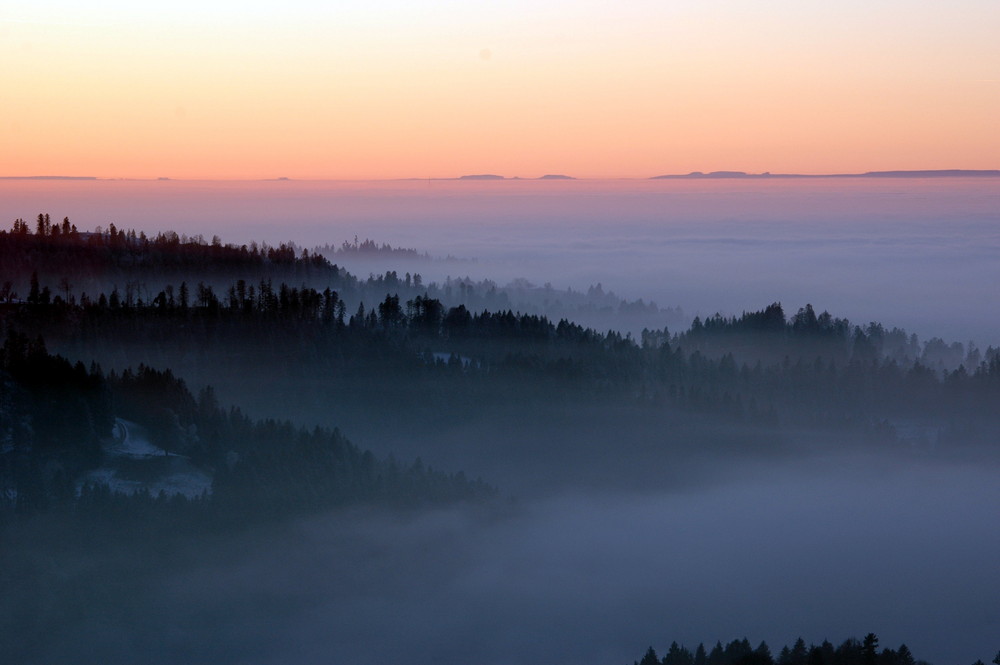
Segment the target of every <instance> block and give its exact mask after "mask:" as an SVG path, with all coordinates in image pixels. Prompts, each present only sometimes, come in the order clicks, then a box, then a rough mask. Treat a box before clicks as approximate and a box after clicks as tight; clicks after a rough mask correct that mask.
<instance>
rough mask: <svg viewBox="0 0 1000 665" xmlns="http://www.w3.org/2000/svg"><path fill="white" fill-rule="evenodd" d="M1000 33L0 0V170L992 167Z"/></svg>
mask: <svg viewBox="0 0 1000 665" xmlns="http://www.w3.org/2000/svg"><path fill="white" fill-rule="evenodd" d="M237 7H238V10H237V9H236V8H237ZM998 29H1000V3H997V2H996V1H995V0H956V1H955V2H950V3H936V2H929V1H923V0H884V1H880V2H876V3H871V2H860V1H858V0H845V1H843V2H837V3H829V2H818V1H795V0H762V1H757V2H750V1H747V2H743V1H740V0H730V1H727V2H724V1H722V0H697V1H695V0H673V1H670V2H663V1H660V2H645V1H642V0H636V1H633V2H628V3H614V2H599V1H596V0H574V1H572V2H568V1H567V2H564V1H551V2H542V1H539V0H534V1H527V0H511V1H509V2H503V3H479V2H467V1H466V2H457V1H450V0H443V1H440V2H426V1H424V2H416V1H411V2H402V1H393V0H369V1H367V2H364V3H361V2H334V3H322V4H321V3H311V2H303V1H299V0H289V1H285V2H281V3H274V2H255V1H252V0H251V1H248V2H242V3H238V4H237V3H230V2H225V3H222V2H212V1H210V0H201V1H197V2H196V1H194V0H176V1H174V2H170V3H156V4H154V3H137V2H134V1H131V0H103V1H102V0H98V1H95V2H88V3H76V2H39V1H37V0H32V1H30V2H27V1H22V0H3V2H0V155H2V158H0V176H23V175H86V176H96V177H104V178H156V177H172V178H205V179H213V178H219V179H241V178H248V179H254V178H273V177H290V178H318V179H322V178H330V179H380V178H406V177H416V178H429V177H454V176H458V175H462V174H470V173H499V174H502V175H506V176H522V177H537V176H541V175H544V174H547V173H567V174H570V175H574V176H577V177H588V178H618V177H622V178H628V177H648V176H653V175H659V174H663V173H686V172H689V171H694V170H701V171H711V170H723V169H726V170H730V169H731V170H743V171H748V172H762V171H771V172H799V173H830V172H859V171H866V170H886V169H934V168H967V169H987V168H997V167H998V166H1000V162H998V159H997V157H996V156H997V155H1000V128H998V125H997V123H996V118H997V117H1000V40H998V39H996V34H997V30H998Z"/></svg>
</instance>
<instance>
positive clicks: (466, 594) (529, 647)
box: [41, 455, 1000, 665]
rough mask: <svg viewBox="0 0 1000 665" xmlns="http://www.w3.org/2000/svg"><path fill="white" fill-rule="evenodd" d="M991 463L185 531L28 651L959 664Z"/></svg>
mask: <svg viewBox="0 0 1000 665" xmlns="http://www.w3.org/2000/svg"><path fill="white" fill-rule="evenodd" d="M995 479H996V468H995V467H994V468H983V467H982V466H973V465H960V464H953V465H946V466H941V467H938V468H935V467H934V466H932V465H930V464H925V463H924V462H921V461H919V460H910V461H908V462H899V461H896V462H892V461H890V459H889V458H887V457H886V458H880V457H877V456H874V455H856V456H827V457H822V458H812V459H809V460H806V461H800V462H799V463H796V464H791V463H782V464H769V465H766V466H765V465H744V466H743V468H742V470H741V471H740V472H739V473H738V474H736V473H732V472H730V473H726V474H720V476H719V478H718V479H717V481H716V482H709V483H706V484H703V485H701V486H698V487H692V486H687V487H681V488H678V489H674V488H671V487H664V488H663V489H662V491H653V492H650V491H646V492H637V493H629V492H609V493H600V492H589V493H587V494H586V495H582V494H578V493H575V492H567V493H564V494H560V495H557V496H553V497H551V498H549V499H545V500H539V501H536V502H531V503H530V504H522V505H519V506H515V507H514V508H513V512H512V514H510V515H506V516H503V515H501V516H497V515H494V516H493V517H490V516H489V515H484V514H483V513H482V512H481V511H472V510H467V509H452V510H442V511H436V512H432V513H415V514H413V515H411V516H409V517H400V516H395V517H392V516H387V515H385V514H383V513H371V512H353V513H352V512H346V513H345V512H338V513H333V514H329V515H326V516H316V517H313V518H311V519H306V520H301V521H299V522H297V523H296V524H294V525H292V526H288V527H281V528H275V529H274V530H267V531H260V532H255V533H252V534H249V535H247V536H246V537H243V538H240V539H238V540H236V541H235V542H232V541H223V542H221V543H215V544H211V543H199V544H198V546H197V551H193V552H190V553H188V554H187V555H186V556H188V557H190V558H191V562H190V563H189V564H188V565H184V566H181V567H179V568H172V569H167V570H146V571H143V572H142V573H141V574H138V575H137V576H136V577H135V578H134V579H129V578H127V576H126V579H125V580H124V581H123V580H122V579H121V578H122V574H115V573H114V572H113V571H105V573H104V574H106V575H107V578H101V579H103V580H104V582H105V588H104V589H103V590H101V589H99V590H98V592H90V593H92V595H94V600H93V601H92V602H93V606H92V607H90V610H89V611H88V613H87V614H86V615H82V616H80V617H78V620H76V621H74V622H66V623H63V624H60V625H54V626H52V628H51V631H50V634H49V640H48V641H47V643H46V644H45V646H44V649H43V653H42V654H41V657H42V658H43V659H48V661H49V662H57V661H60V660H66V659H69V658H72V660H74V661H75V662H93V663H97V662H101V663H109V662H128V661H132V660H134V658H135V654H137V653H142V654H143V660H144V661H145V662H150V663H157V662H159V663H167V662H181V661H183V662H188V663H208V662H213V663H236V662H240V663H274V662H282V663H330V662H336V663H340V664H351V663H359V664H361V663H399V664H407V663H413V664H418V663H429V662H435V663H444V664H447V663H482V664H497V665H499V664H501V663H513V662H516V663H525V664H534V663H539V664H541V663H552V662H575V663H581V664H588V665H589V664H594V665H598V664H601V665H606V664H609V663H610V664H618V665H620V664H621V663H624V662H631V660H632V659H633V658H638V657H639V656H641V652H642V651H643V650H644V649H645V647H646V646H648V645H649V644H653V645H655V646H657V647H658V648H659V649H661V650H663V649H665V647H666V646H667V645H668V644H669V642H670V641H671V640H678V641H680V642H683V643H685V644H687V645H688V646H690V647H692V648H693V647H694V646H696V645H697V643H698V642H700V641H704V642H706V644H708V643H714V641H715V640H717V639H721V640H724V641H725V640H729V639H733V638H739V637H743V636H747V637H748V638H749V639H750V640H751V641H753V642H754V643H755V644H756V643H757V642H759V641H760V640H762V639H764V640H767V642H768V644H770V645H771V646H772V648H773V649H775V650H777V649H778V648H780V646H781V645H782V644H786V643H788V644H790V643H791V642H792V641H794V640H795V639H796V638H797V637H799V636H802V637H803V638H805V639H806V641H807V642H809V641H815V642H819V641H821V640H823V639H824V638H828V639H830V640H831V641H834V642H835V643H839V641H841V640H843V639H845V638H847V637H850V636H857V637H861V636H863V635H864V634H865V633H867V632H869V631H873V632H876V633H877V634H878V635H879V637H880V638H881V641H882V644H883V645H884V646H892V647H896V646H898V645H899V643H900V642H904V641H905V642H906V644H907V645H908V646H909V647H910V648H911V649H912V651H913V652H914V653H915V654H917V655H918V657H921V658H926V659H928V660H930V661H931V662H932V663H935V664H936V665H953V664H961V663H970V662H972V661H973V660H975V659H976V658H988V657H990V656H991V655H992V654H993V653H994V652H995V650H996V648H997V645H996V643H995V639H996V635H997V634H998V631H997V627H998V625H1000V613H998V609H997V605H996V602H995V599H996V598H997V596H998V594H1000V578H998V577H997V575H996V561H997V560H998V559H1000V532H998V531H997V530H996V528H995V527H996V525H995V520H993V519H992V518H991V517H989V516H992V515H993V514H994V512H995V507H996V506H997V505H1000V486H998V485H997V483H996V482H995ZM182 558H183V557H182ZM126 575H127V574H126ZM101 579H98V580H97V581H98V582H100V581H101ZM112 580H113V581H112Z"/></svg>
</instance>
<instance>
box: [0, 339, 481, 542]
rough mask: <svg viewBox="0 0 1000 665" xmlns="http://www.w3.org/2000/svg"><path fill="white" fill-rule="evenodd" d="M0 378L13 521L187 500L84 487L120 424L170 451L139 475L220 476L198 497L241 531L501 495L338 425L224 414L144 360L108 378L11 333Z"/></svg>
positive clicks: (6, 492)
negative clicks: (178, 469)
mask: <svg viewBox="0 0 1000 665" xmlns="http://www.w3.org/2000/svg"><path fill="white" fill-rule="evenodd" d="M0 380H2V381H3V386H4V391H3V396H4V401H3V403H2V404H0V445H2V448H0V486H2V487H3V493H2V494H0V515H3V516H5V517H8V518H9V517H10V516H13V515H16V514H22V515H28V514H32V513H36V512H40V511H46V510H78V509H80V508H81V507H84V506H86V507H88V508H89V509H91V510H93V509H94V507H95V506H96V505H99V504H101V503H107V504H108V505H109V508H108V509H109V510H110V509H111V508H110V506H111V505H112V504H116V503H117V504H121V507H122V508H121V509H124V508H129V507H131V508H134V509H136V510H142V509H144V508H146V507H147V506H148V505H149V504H150V502H151V501H153V500H158V501H160V502H161V503H167V502H169V503H170V504H171V505H172V506H174V507H177V506H179V505H182V504H185V503H188V501H187V499H186V498H185V497H184V496H183V495H181V496H171V497H166V496H160V497H157V496H150V495H149V493H148V492H140V493H138V495H133V494H123V493H115V492H111V491H109V490H108V488H107V487H106V486H101V485H100V483H94V482H87V481H86V476H85V473H86V472H87V471H89V470H91V469H94V468H96V467H98V466H100V465H101V464H102V463H103V462H106V461H107V460H106V457H107V455H106V454H105V453H104V451H103V450H102V443H105V444H106V443H107V442H108V440H109V438H110V437H111V432H112V425H113V423H114V419H115V418H121V419H123V420H126V421H134V422H136V423H140V424H142V425H143V426H144V427H145V428H147V429H148V431H149V437H150V440H151V441H152V442H153V444H154V445H155V446H156V447H157V448H159V449H160V450H162V453H163V458H162V459H157V458H156V457H155V456H154V455H146V456H145V457H146V459H145V460H144V461H142V462H135V461H132V462H131V466H132V467H133V468H132V472H133V473H140V474H141V473H142V472H143V468H142V467H146V468H145V472H146V473H147V474H154V475H155V468H153V467H155V466H156V465H157V464H159V463H161V462H162V463H167V462H169V457H170V456H175V457H183V458H185V459H187V460H190V462H191V463H192V464H193V465H194V466H195V467H197V468H199V469H203V470H205V471H206V472H207V473H208V474H209V475H210V476H211V477H212V484H211V489H210V491H206V492H205V493H204V495H203V496H200V497H193V498H192V502H193V503H200V504H202V506H201V508H202V509H204V510H205V511H207V512H210V513H213V514H215V515H216V516H219V515H223V514H228V516H229V517H231V518H232V519H235V520H238V521H239V523H241V524H246V523H247V521H248V520H249V521H254V520H257V519H261V518H263V517H265V516H269V515H270V516H280V515H288V514H294V513H296V512H299V513H301V512H307V511H310V510H318V509H322V508H327V507H330V506H337V505H347V504H351V503H359V502H368V503H371V502H375V503H386V504H390V505H398V506H417V505H421V504H424V503H428V502H435V501H455V500H480V499H485V498H488V497H489V496H491V495H492V494H493V492H494V490H493V489H492V488H490V487H489V486H487V485H485V484H484V483H482V482H481V481H476V482H470V481H468V480H466V479H465V477H464V476H463V475H462V474H461V473H459V474H454V475H453V474H444V473H439V472H435V471H433V470H432V469H429V468H426V467H424V466H423V465H422V463H421V462H419V460H418V461H417V462H416V463H410V464H400V463H398V462H396V461H395V460H392V459H389V460H386V459H376V457H375V456H374V455H372V453H371V452H369V451H362V450H360V449H358V448H357V447H356V446H354V445H352V444H351V443H350V442H349V441H348V440H347V439H346V438H345V437H344V436H343V435H342V434H341V433H340V432H339V431H337V430H332V431H331V430H326V429H322V428H318V427H317V428H314V429H312V430H307V429H304V428H302V427H297V426H295V425H293V424H292V423H290V422H288V421H274V420H254V419H252V418H250V417H249V416H247V415H245V414H244V413H243V412H242V411H240V409H238V408H235V407H233V408H230V409H228V410H227V409H223V408H222V407H220V405H219V404H218V402H217V400H216V398H215V395H214V392H213V391H212V389H211V388H210V387H209V388H204V389H203V390H201V392H200V394H199V395H198V396H197V397H195V396H194V395H192V394H191V392H190V391H189V390H188V389H187V386H186V385H185V383H184V381H183V380H181V379H179V378H177V377H175V376H174V375H173V373H172V372H171V371H170V370H169V369H168V370H162V371H160V370H156V369H153V368H150V367H146V366H142V365H140V366H138V367H137V368H136V369H135V370H131V369H128V370H125V371H124V372H122V373H120V374H118V373H115V372H111V373H110V374H108V375H105V374H104V373H103V372H102V370H101V369H100V367H98V366H96V365H92V366H91V368H90V369H89V370H88V369H86V368H85V367H84V366H83V364H82V363H79V362H78V363H76V364H75V365H72V364H70V363H69V361H67V360H66V359H64V358H62V357H59V356H53V355H51V354H49V353H48V351H47V350H46V348H45V345H44V342H43V341H42V340H41V338H36V339H35V340H30V339H28V338H27V337H25V336H23V335H20V334H18V333H14V332H10V333H8V335H7V338H6V341H5V342H4V344H3V347H2V348H0ZM117 463H118V464H121V462H120V461H119V462H117ZM179 509H180V508H179ZM115 510H116V511H118V510H120V509H115Z"/></svg>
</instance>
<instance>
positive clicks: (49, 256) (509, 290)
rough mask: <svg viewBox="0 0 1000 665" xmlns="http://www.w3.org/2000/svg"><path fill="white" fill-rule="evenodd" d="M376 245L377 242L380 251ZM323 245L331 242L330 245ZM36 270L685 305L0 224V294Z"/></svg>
mask: <svg viewBox="0 0 1000 665" xmlns="http://www.w3.org/2000/svg"><path fill="white" fill-rule="evenodd" d="M372 248H375V249H374V250H373V249H372ZM320 249H322V248H320ZM342 249H343V252H341V253H338V254H330V255H328V256H332V257H333V258H335V259H336V258H337V257H338V256H345V257H346V256H355V255H368V254H370V251H378V252H387V253H388V254H389V255H391V256H393V257H396V256H397V255H399V257H402V258H406V257H410V256H411V252H413V253H414V254H415V252H414V250H399V249H398V248H392V247H390V246H388V245H382V246H378V245H375V243H374V242H372V241H369V240H366V241H364V242H363V243H360V244H359V243H355V244H348V243H345V244H344V247H343V248H342ZM33 277H35V278H36V279H37V280H38V281H39V282H40V283H41V284H42V287H43V291H44V287H46V286H47V287H48V289H49V290H48V291H47V292H43V293H42V297H43V298H44V297H48V298H51V299H55V298H62V299H63V300H66V301H71V300H82V299H83V298H84V297H85V296H89V297H90V298H92V299H93V298H96V297H97V295H98V294H100V293H102V292H106V293H110V292H111V291H112V290H115V289H117V290H118V291H119V293H120V296H121V298H122V299H124V300H125V301H127V302H128V303H130V304H131V303H135V302H139V301H143V302H148V301H150V300H151V299H153V298H154V297H155V296H156V294H157V293H158V292H159V291H161V290H163V289H164V288H166V287H167V286H168V285H172V286H173V287H175V288H176V287H179V286H180V285H181V284H186V285H187V288H188V289H189V290H193V289H195V288H196V286H197V285H198V284H204V285H206V286H210V287H212V288H214V289H215V290H216V291H221V292H224V291H225V289H226V288H227V287H228V286H229V285H230V284H231V283H234V282H236V281H238V280H243V281H245V282H247V283H249V284H256V283H258V282H260V281H261V280H272V281H273V282H276V283H277V282H287V283H289V284H295V285H306V286H309V287H311V288H315V289H317V290H320V291H322V290H323V289H326V288H330V289H333V290H335V291H337V293H338V295H339V297H340V299H341V300H343V301H345V302H347V303H348V304H349V305H350V306H351V307H352V308H354V307H357V305H358V304H359V303H362V302H364V303H366V304H367V305H368V306H369V307H372V306H374V305H375V304H377V303H378V302H381V300H382V299H383V298H384V297H385V295H386V294H387V293H397V294H399V295H400V296H401V297H402V298H403V299H404V300H408V299H411V298H414V297H416V296H418V295H425V294H426V295H429V296H430V297H432V298H436V299H439V300H441V301H442V302H444V303H445V304H447V305H449V306H454V305H459V304H464V305H465V306H466V307H468V308H470V309H493V310H495V309H508V308H510V309H518V310H521V311H524V312H528V313H534V314H546V315H550V316H557V317H567V318H572V319H574V320H577V321H580V322H583V323H585V324H590V325H595V326H597V325H599V326H600V327H603V328H606V327H614V328H629V329H633V330H639V329H641V328H642V327H644V326H645V327H653V328H662V327H663V326H664V325H668V324H669V325H672V326H674V325H678V324H680V323H681V322H684V323H687V322H686V321H685V320H684V315H683V312H682V311H681V310H680V309H675V308H670V307H667V308H660V307H658V306H657V305H656V304H654V303H651V302H645V301H643V300H641V299H639V300H634V301H627V300H624V299H622V298H620V297H618V296H617V295H615V294H614V293H612V292H609V291H605V290H604V289H603V288H602V286H601V285H600V284H597V285H594V286H591V287H590V288H589V289H587V290H586V291H574V290H572V289H562V290H559V289H555V288H553V287H552V286H551V285H549V284H546V285H544V286H537V285H534V284H531V283H529V282H527V281H526V280H523V279H520V280H514V281H512V282H511V283H510V284H507V285H500V284H497V283H496V282H493V281H491V280H488V279H484V280H473V279H470V278H468V277H464V278H463V277H449V278H447V279H446V280H444V281H443V282H442V283H440V284H437V283H425V282H424V280H423V279H422V277H421V276H420V274H418V273H416V272H414V273H413V274H411V273H409V272H406V273H405V274H398V273H397V272H396V271H394V270H389V271H386V272H384V273H380V274H372V275H369V276H367V277H358V276H355V275H353V274H351V273H349V272H348V271H347V270H345V269H344V268H343V267H341V266H338V265H336V264H333V263H331V262H330V261H329V260H328V259H327V258H325V257H324V256H323V254H322V253H321V252H320V250H314V251H313V252H310V251H309V250H308V249H301V250H300V249H299V248H297V247H296V246H295V245H294V244H293V243H291V242H289V243H283V244H280V245H278V246H277V247H271V246H268V245H266V244H257V243H250V244H249V245H233V244H228V243H223V242H222V241H221V239H220V238H219V237H218V236H214V237H212V239H211V240H206V239H205V238H204V237H203V236H200V235H195V236H191V237H188V236H181V235H178V234H177V233H174V232H172V231H165V232H161V233H158V234H156V235H155V236H147V235H146V234H145V233H143V232H139V233H137V232H136V231H135V230H134V229H130V230H127V229H123V228H117V227H116V226H115V225H114V224H110V225H109V226H108V228H106V229H101V228H98V229H96V230H94V231H92V232H81V231H79V230H77V229H76V227H75V226H74V225H73V224H72V223H71V222H70V220H69V219H68V218H64V219H63V221H62V222H57V221H55V220H50V219H49V216H48V215H45V214H40V215H39V216H38V219H37V220H35V222H34V224H29V223H28V222H26V221H24V220H22V219H17V220H15V221H14V224H13V228H12V229H11V230H10V231H0V301H13V300H19V299H25V298H26V297H27V295H28V293H29V290H30V289H31V280H32V278H33Z"/></svg>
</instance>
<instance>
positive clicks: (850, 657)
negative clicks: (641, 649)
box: [635, 633, 1000, 665]
mask: <svg viewBox="0 0 1000 665" xmlns="http://www.w3.org/2000/svg"><path fill="white" fill-rule="evenodd" d="M993 663H995V664H996V665H1000V652H998V653H997V655H996V658H994V659H993ZM917 664H924V665H926V663H925V662H924V661H921V660H917V659H916V658H915V657H914V655H913V653H912V652H911V651H910V649H909V648H908V647H907V646H906V645H905V644H901V645H899V647H898V648H896V649H891V648H888V647H885V648H881V649H880V648H879V639H878V636H877V635H875V633H868V634H867V635H865V637H864V639H862V640H857V639H855V638H850V639H847V640H844V641H843V642H842V643H841V644H840V645H839V646H836V647H835V646H834V645H833V644H831V643H830V642H829V641H827V640H824V641H823V643H822V644H819V645H816V644H810V645H809V646H806V643H805V641H804V640H803V639H802V638H801V637H800V638H799V639H797V640H796V641H795V644H793V645H792V646H791V647H790V648H789V647H788V646H784V647H782V648H781V650H780V651H779V652H778V654H777V656H775V655H773V654H772V652H771V649H770V647H768V645H767V643H766V642H761V643H760V644H759V645H757V646H756V647H754V646H752V645H751V643H750V641H749V640H747V639H746V638H745V637H744V638H743V639H742V640H733V641H731V642H729V643H728V644H726V645H723V644H722V643H721V642H716V643H715V646H714V647H712V648H711V650H706V648H705V645H704V644H699V645H698V647H697V649H695V651H694V653H692V652H691V651H690V650H689V649H688V648H686V647H684V646H681V645H678V644H677V642H673V643H671V645H670V648H669V650H668V651H667V653H666V654H665V655H664V656H663V658H660V657H659V656H658V655H657V653H656V650H655V649H653V647H649V649H647V651H646V653H645V655H644V656H643V657H642V659H641V660H637V661H635V665H917ZM974 665H982V661H978V662H977V663H975V664H974Z"/></svg>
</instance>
